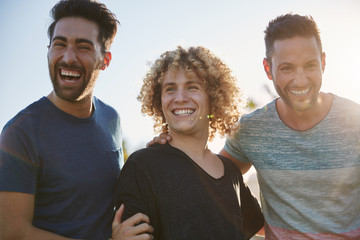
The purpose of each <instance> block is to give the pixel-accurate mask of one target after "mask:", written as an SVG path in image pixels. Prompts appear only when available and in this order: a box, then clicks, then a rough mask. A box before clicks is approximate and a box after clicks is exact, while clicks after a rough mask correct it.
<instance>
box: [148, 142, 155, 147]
mask: <svg viewBox="0 0 360 240" xmlns="http://www.w3.org/2000/svg"><path fill="white" fill-rule="evenodd" d="M154 143H155V142H154V140H151V141H150V142H148V143H147V144H146V147H150V146H151V145H154Z"/></svg>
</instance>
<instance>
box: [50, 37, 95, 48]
mask: <svg viewBox="0 0 360 240" xmlns="http://www.w3.org/2000/svg"><path fill="white" fill-rule="evenodd" d="M55 40H60V41H63V42H67V38H66V37H63V36H55V37H54V38H53V39H52V41H55ZM75 43H76V44H79V43H88V44H90V45H92V46H94V43H93V41H91V40H89V39H86V38H77V39H76V40H75Z"/></svg>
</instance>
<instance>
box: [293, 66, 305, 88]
mask: <svg viewBox="0 0 360 240" xmlns="http://www.w3.org/2000/svg"><path fill="white" fill-rule="evenodd" d="M293 82H294V83H295V84H296V86H297V87H304V86H306V85H307V84H308V76H307V74H306V72H305V71H304V69H303V68H298V69H297V71H296V73H295V76H294V81H293Z"/></svg>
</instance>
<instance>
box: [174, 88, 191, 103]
mask: <svg viewBox="0 0 360 240" xmlns="http://www.w3.org/2000/svg"><path fill="white" fill-rule="evenodd" d="M187 100H188V96H187V94H186V91H184V90H183V89H178V90H177V91H176V92H175V102H176V103H181V102H186V101H187Z"/></svg>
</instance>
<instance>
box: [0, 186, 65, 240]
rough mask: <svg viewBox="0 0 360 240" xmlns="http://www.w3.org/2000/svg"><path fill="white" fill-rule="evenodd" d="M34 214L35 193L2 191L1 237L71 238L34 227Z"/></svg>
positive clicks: (28, 239)
mask: <svg viewBox="0 0 360 240" xmlns="http://www.w3.org/2000/svg"><path fill="white" fill-rule="evenodd" d="M33 216H34V195H32V194H27V193H19V192H0V239H2V240H10V239H16V240H21V239H27V240H32V239H37V240H42V239H52V240H66V239H70V238H66V237H62V236H60V235H57V234H54V233H51V232H48V231H45V230H42V229H39V228H36V227H34V226H33V225H32V219H33Z"/></svg>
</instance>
